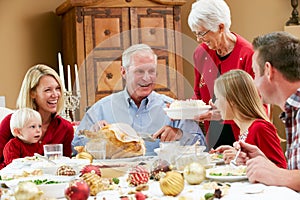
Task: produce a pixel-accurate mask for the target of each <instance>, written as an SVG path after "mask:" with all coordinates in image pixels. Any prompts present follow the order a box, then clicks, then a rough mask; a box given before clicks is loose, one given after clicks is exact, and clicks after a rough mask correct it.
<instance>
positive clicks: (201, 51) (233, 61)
mask: <svg viewBox="0 0 300 200" xmlns="http://www.w3.org/2000/svg"><path fill="white" fill-rule="evenodd" d="M233 34H234V35H235V36H236V39H237V40H236V44H235V46H234V48H233V50H232V52H231V53H230V55H229V56H228V57H227V58H225V59H222V60H221V59H220V58H219V57H218V55H217V53H216V51H215V50H211V49H209V48H208V46H207V45H206V44H205V43H202V44H200V45H199V46H198V47H197V48H196V50H195V52H194V64H195V67H194V72H195V80H194V96H193V98H194V99H201V100H203V101H204V102H205V103H208V102H209V100H210V99H212V98H213V96H214V81H215V80H216V78H217V77H218V76H219V73H220V74H224V73H225V72H228V71H230V70H232V69H242V70H245V71H246V72H248V73H249V74H250V75H251V76H252V77H254V73H253V70H252V55H253V49H252V44H251V43H249V42H248V41H247V40H245V39H244V38H242V37H241V36H240V35H238V34H236V33H233ZM226 123H229V124H234V123H232V122H228V121H227V122H226ZM208 127H209V121H205V129H206V132H207V131H208ZM232 129H233V132H234V136H235V138H236V139H237V137H238V135H239V129H238V128H237V127H236V126H234V125H233V126H232Z"/></svg>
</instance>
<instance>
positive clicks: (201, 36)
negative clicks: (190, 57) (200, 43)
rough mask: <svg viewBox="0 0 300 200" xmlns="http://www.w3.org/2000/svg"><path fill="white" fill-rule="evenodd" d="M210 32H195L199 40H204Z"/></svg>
mask: <svg viewBox="0 0 300 200" xmlns="http://www.w3.org/2000/svg"><path fill="white" fill-rule="evenodd" d="M209 31H210V30H207V31H205V32H198V33H197V32H194V34H195V36H196V37H197V38H203V37H204V36H205V35H206V34H207V33H208V32H209Z"/></svg>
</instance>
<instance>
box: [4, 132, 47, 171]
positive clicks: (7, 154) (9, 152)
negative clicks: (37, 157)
mask: <svg viewBox="0 0 300 200" xmlns="http://www.w3.org/2000/svg"><path fill="white" fill-rule="evenodd" d="M42 150H43V145H42V144H40V143H39V142H37V143H33V144H27V143H24V142H23V141H21V140H20V139H19V138H13V139H11V140H9V141H8V143H7V144H6V145H5V146H4V149H3V156H4V165H5V166H7V165H8V164H9V163H11V162H12V161H13V160H14V159H16V158H24V157H26V156H33V155H34V153H39V154H43V151H42Z"/></svg>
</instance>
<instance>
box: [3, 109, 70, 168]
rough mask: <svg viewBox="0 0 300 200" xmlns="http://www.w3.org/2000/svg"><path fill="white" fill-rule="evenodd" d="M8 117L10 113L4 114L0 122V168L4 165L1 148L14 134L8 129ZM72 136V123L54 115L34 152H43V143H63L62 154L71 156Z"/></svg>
mask: <svg viewBox="0 0 300 200" xmlns="http://www.w3.org/2000/svg"><path fill="white" fill-rule="evenodd" d="M10 118H11V114H10V115H8V116H6V117H5V118H4V119H3V120H2V122H1V124H0V169H2V168H3V167H5V164H4V162H3V161H4V157H3V149H4V146H5V145H6V143H8V141H9V140H10V139H12V138H14V136H13V135H12V133H11V131H10ZM73 137H74V129H73V126H72V124H71V123H70V122H69V121H67V120H65V119H63V118H62V117H60V116H59V115H56V116H54V117H53V118H52V120H51V122H50V124H49V126H48V129H47V131H46V132H45V135H44V138H43V139H42V141H40V145H39V149H37V150H36V152H42V154H44V150H43V145H44V144H63V149H64V150H63V151H64V152H63V153H64V156H67V157H71V155H72V148H71V142H72V140H73Z"/></svg>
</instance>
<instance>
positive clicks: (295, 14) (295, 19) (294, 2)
mask: <svg viewBox="0 0 300 200" xmlns="http://www.w3.org/2000/svg"><path fill="white" fill-rule="evenodd" d="M291 5H292V7H293V11H292V17H290V19H289V21H287V22H286V25H287V26H290V25H300V22H299V17H298V11H297V7H298V0H291Z"/></svg>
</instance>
